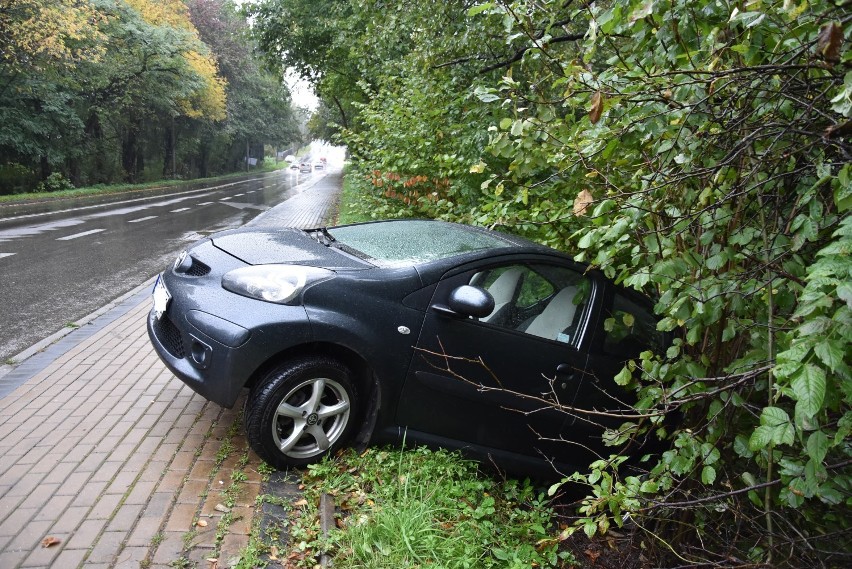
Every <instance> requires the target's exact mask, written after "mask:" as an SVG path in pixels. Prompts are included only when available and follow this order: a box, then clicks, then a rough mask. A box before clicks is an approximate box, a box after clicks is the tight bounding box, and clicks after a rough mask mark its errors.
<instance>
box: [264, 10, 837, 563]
mask: <svg viewBox="0 0 852 569" xmlns="http://www.w3.org/2000/svg"><path fill="white" fill-rule="evenodd" d="M268 4H269V5H271V6H279V5H280V3H278V2H269V3H268ZM287 4H288V6H289V5H305V6H308V5H310V6H313V7H314V8H313V9H315V10H318V11H321V12H322V14H323V16H322V17H323V18H327V19H331V20H334V19H335V18H339V21H335V22H334V24H335V25H332V26H330V25H328V22H326V21H323V22H322V24H323V25H322V26H320V27H319V29H318V30H314V28H312V27H310V26H309V27H308V28H307V29H306V30H304V29H297V30H295V32H300V31H307V32H311V31H322V30H326V29H345V30H347V32H346V34H345V35H342V36H341V38H340V40H339V41H341V42H343V43H344V44H345V45H329V47H328V49H325V48H323V47H317V46H318V45H319V43H320V42H317V43H312V44H310V45H311V46H312V47H313V48H316V49H313V50H312V51H310V52H309V53H308V52H292V53H293V54H294V55H292V57H303V61H302V63H303V64H304V65H305V66H306V67H307V68H308V69H324V70H325V69H330V68H336V69H347V68H355V69H357V74H356V75H357V76H359V77H361V78H362V80H361V81H360V82H359V83H357V85H358V86H359V87H360V90H359V92H358V93H357V97H349V99H348V100H346V101H344V103H349V104H350V106H354V107H355V108H357V109H359V114H358V115H357V117H354V118H353V117H352V116H349V117H348V121H347V124H348V125H349V126H348V128H345V129H342V131H341V132H342V136H343V139H344V141H345V142H347V143H349V144H350V146H351V149H352V150H353V156H354V157H355V159H356V161H357V163H358V164H357V165H358V168H359V171H360V173H361V175H362V176H363V177H364V179H365V180H366V181H367V184H368V185H367V186H366V187H367V188H368V190H367V191H366V192H365V193H366V194H367V195H368V198H369V199H370V200H372V201H374V202H376V203H378V204H380V205H378V206H376V207H374V211H377V212H378V211H382V212H383V213H389V214H391V215H396V214H402V215H418V216H429V217H442V218H445V219H452V220H459V221H468V222H472V223H477V224H481V225H488V226H492V227H502V228H507V229H509V230H511V231H514V232H516V233H519V234H522V235H525V236H528V237H532V238H534V239H537V240H539V241H542V242H545V243H548V244H550V245H553V246H556V247H559V248H562V249H565V250H568V251H571V252H572V253H574V254H576V257H577V258H578V259H580V260H583V261H586V262H588V263H589V264H590V265H591V266H592V267H595V268H598V269H600V270H602V271H603V272H604V273H605V274H607V275H608V276H609V277H611V278H613V279H615V280H616V281H617V282H619V283H621V284H623V285H624V286H627V287H632V288H635V289H638V290H642V291H644V292H646V293H650V294H651V295H652V296H655V297H656V298H657V299H658V302H657V305H656V311H657V314H658V315H659V317H660V326H659V327H660V329H661V330H666V331H671V332H673V333H675V334H676V335H677V339H676V341H675V343H674V345H673V346H672V347H671V349H670V350H669V351H668V353H667V354H665V355H663V356H661V357H660V356H654V355H653V354H650V353H645V354H643V355H642V357H641V358H639V359H637V360H636V361H634V362H631V363H630V364H629V365H628V366H627V367H626V368H625V369H624V370H623V371H622V372H621V373H620V374H619V375H618V378H617V379H618V381H619V382H620V383H621V384H622V385H624V386H625V387H627V388H629V389H632V390H633V391H634V392H635V394H636V397H637V403H636V404H635V406H634V407H635V408H634V409H633V412H632V413H631V414H632V415H633V416H635V417H639V419H637V420H635V421H630V422H625V424H624V425H622V426H621V428H620V429H618V430H617V431H612V432H610V433H608V434H607V440H608V441H609V442H611V443H612V444H613V447H612V456H608V457H607V456H604V457H600V460H598V461H596V462H595V463H594V464H592V465H590V469H589V470H588V471H586V472H580V473H576V474H574V475H573V476H572V477H570V479H571V480H573V481H576V482H579V483H583V484H586V485H587V486H588V489H589V496H588V497H587V499H586V501H585V503H584V504H583V507H582V509H581V511H580V520H579V521H578V523H577V524H576V525H575V526H574V527H575V528H578V529H582V530H584V531H585V532H587V533H589V534H594V533H597V532H603V531H606V530H608V529H609V528H610V527H611V526H612V525H621V524H624V523H625V522H626V521H628V520H629V521H630V522H631V523H632V524H635V527H637V528H641V530H639V531H645V532H647V535H648V536H649V539H648V546H649V547H648V550H647V556H649V557H653V556H655V555H656V556H657V557H656V558H655V562H656V563H657V564H660V565H668V564H678V565H700V564H719V565H725V564H727V565H737V564H741V565H745V564H749V563H767V564H775V565H788V566H817V565H831V564H837V565H839V564H841V561H842V560H843V559H848V556H849V555H850V547H852V545H850V542H849V540H848V539H837V538H838V537H839V536H842V535H848V533H849V531H850V529H852V519H850V516H849V511H850V508H849V506H850V505H852V498H850V496H852V476H850V474H851V473H850V466H852V444H850V433H851V432H852V411H851V410H850V403H852V370H850V368H849V364H850V360H851V359H852V358H850V357H849V356H850V350H849V341H850V338H852V290H851V289H850V287H849V284H848V283H849V282H850V280H852V279H850V277H852V261H850V255H849V253H850V223H852V222H850V221H849V209H850V206H852V166H850V163H852V146H850V143H849V134H850V132H852V122H850V115H852V71H850V63H852V52H850V50H849V49H848V45H849V36H850V20H849V17H848V1H846V0H812V1H811V0H808V1H805V0H785V1H783V2H782V1H780V0H775V1H761V0H746V1H744V2H729V1H727V0H714V1H709V2H694V1H692V0H655V1H651V0H614V1H610V2H591V3H589V2H562V1H558V2H557V1H544V2H540V1H536V2H530V1H526V0H514V1H513V0H509V1H501V2H477V3H472V4H471V3H463V4H460V3H457V2H452V1H449V0H448V1H445V2H442V3H441V9H439V8H437V7H436V6H435V5H434V3H427V4H424V6H427V5H428V7H427V8H422V9H416V8H414V7H410V6H406V7H405V8H398V9H392V8H389V7H387V6H385V5H384V4H383V3H382V4H381V5H380V3H378V2H376V1H374V0H364V1H362V2H358V3H350V4H348V5H347V6H348V8H347V9H346V10H345V11H333V10H325V11H323V10H322V9H321V8H320V7H319V6H317V2H311V3H306V2H300V1H298V0H291V1H290V2H288V3H287ZM422 10H428V11H431V12H432V13H434V14H435V17H433V18H430V17H428V16H427V15H425V14H424V13H423V11H422ZM465 14H466V15H467V18H465ZM366 15H370V16H371V18H370V19H367V18H366ZM282 21H283V22H285V23H286V22H287V21H289V20H286V19H284V20H279V23H280V22H282ZM258 24H259V25H260V26H261V27H263V22H262V21H259V22H258ZM279 29H280V28H277V27H276V26H268V27H267V29H266V33H267V34H268V36H273V37H274V36H275V32H276V31H277V30H279ZM399 35H405V38H406V39H407V38H410V37H415V36H416V38H417V41H416V42H411V44H412V45H411V47H410V48H407V47H408V43H406V41H400V40H399ZM322 37H323V39H326V38H325V36H322ZM332 41H337V40H332ZM279 45H284V44H283V43H282V44H279ZM349 46H353V47H352V50H350V49H349ZM414 46H416V49H415V47H414ZM344 48H345V49H344ZM300 53H301V54H302V55H299V54H300ZM279 55H280V54H279ZM290 63H293V64H294V65H296V64H297V62H290ZM312 66H313V67H312ZM345 79H346V77H340V76H334V77H332V78H328V77H327V78H326V79H325V80H324V81H323V83H322V86H323V87H324V88H325V89H327V91H326V94H327V95H328V97H327V99H328V100H331V99H333V98H335V102H339V101H336V98H338V97H340V98H346V97H347V95H348V94H350V93H351V91H344V90H342V89H336V88H335V87H337V86H340V85H345V86H346V87H347V89H352V86H353V84H354V82H353V81H346V80H345ZM339 106H340V108H341V109H344V108H348V107H347V106H346V105H345V104H340V105H339ZM424 178H425V179H424ZM439 182H440V184H441V189H440V190H438V189H437V188H436V184H437V183H439ZM412 184H413V185H412ZM426 185H431V187H429V189H428V190H426V188H425V186H426ZM420 186H424V187H423V188H421V187H420ZM444 187H445V188H446V189H444ZM424 190H425V191H424ZM433 193H437V195H435V196H432V194H433ZM430 196H432V197H434V198H436V199H432V198H431V197H430ZM674 413H676V414H678V415H679V416H681V417H682V422H681V423H680V424H679V425H678V426H677V427H676V428H672V427H671V426H670V425H668V424H667V423H666V420H665V418H666V417H667V416H671V415H672V414H674ZM649 437H651V438H653V437H659V438H663V439H665V440H666V441H667V442H668V443H669V445H670V448H669V450H667V451H666V452H665V453H663V454H662V455H661V456H660V457H657V458H655V459H653V460H652V459H649V460H648V461H646V462H644V463H643V466H644V468H645V471H644V472H637V471H636V467H635V465H634V466H633V467H632V468H633V470H631V471H628V470H627V469H626V468H624V467H622V465H624V464H625V461H624V456H623V453H622V451H623V448H624V446H625V445H628V444H631V443H632V442H634V441H637V440H643V439H645V438H649ZM654 544H656V545H658V546H659V547H650V546H651V545H654Z"/></svg>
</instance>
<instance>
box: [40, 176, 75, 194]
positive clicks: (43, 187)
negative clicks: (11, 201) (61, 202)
mask: <svg viewBox="0 0 852 569" xmlns="http://www.w3.org/2000/svg"><path fill="white" fill-rule="evenodd" d="M73 189H74V184H72V183H71V180H69V179H68V178H66V177H65V176H63V175H62V174H60V173H59V172H54V173H52V174H50V175H49V176H48V177H47V179H46V180H44V181H43V182H41V183H40V184H39V185H38V186H36V191H37V192H61V191H64V190H73Z"/></svg>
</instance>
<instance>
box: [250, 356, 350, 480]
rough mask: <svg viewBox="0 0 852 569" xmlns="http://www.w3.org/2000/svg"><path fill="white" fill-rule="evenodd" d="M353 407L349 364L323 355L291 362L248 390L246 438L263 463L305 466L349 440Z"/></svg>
mask: <svg viewBox="0 0 852 569" xmlns="http://www.w3.org/2000/svg"><path fill="white" fill-rule="evenodd" d="M358 411H359V401H358V392H357V390H356V389H355V386H354V384H353V382H352V372H351V371H350V370H349V368H347V367H346V366H345V365H343V364H342V363H340V362H339V361H337V360H333V359H330V358H324V357H312V358H303V359H298V360H292V361H289V362H286V363H284V364H282V365H279V366H278V367H276V368H275V369H273V370H272V371H271V372H270V373H268V374H267V375H266V376H265V377H264V379H263V380H262V381H261V382H259V383H258V385H257V386H256V387H255V388H254V389H253V390H252V392H251V395H250V396H249V399H248V400H247V401H246V407H245V426H246V436H247V438H248V442H249V445H251V447H252V449H254V451H255V452H256V453H257V454H258V456H260V457H261V458H262V459H263V460H265V461H266V462H267V463H268V464H270V465H272V466H274V467H276V468H278V469H285V468H287V467H291V466H306V465H308V464H313V463H315V462H319V461H320V460H321V459H322V457H323V456H326V455H329V454H332V453H334V452H336V451H337V450H338V449H339V448H340V447H342V446H343V445H344V444H345V443H346V442H347V441H348V440H349V438H350V437H351V435H352V431H353V430H354V428H355V425H356V422H357V417H358V416H359V415H358Z"/></svg>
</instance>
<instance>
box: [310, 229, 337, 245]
mask: <svg viewBox="0 0 852 569" xmlns="http://www.w3.org/2000/svg"><path fill="white" fill-rule="evenodd" d="M305 232H306V233H308V234H310V235H311V236H312V237H313V238H314V239H316V240H317V242H318V243H320V244H322V245H325V246H326V247H331V244H332V243H334V242H335V241H336V239H335V238H334V236H333V235H332V234H331V233H329V232H328V229H326V228H325V227H318V228H316V229H306V230H305Z"/></svg>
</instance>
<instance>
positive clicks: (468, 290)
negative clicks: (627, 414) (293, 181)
mask: <svg viewBox="0 0 852 569" xmlns="http://www.w3.org/2000/svg"><path fill="white" fill-rule="evenodd" d="M148 332H149V335H150V338H151V342H152V343H153V345H154V348H155V349H156V351H157V353H158V354H159V356H160V358H162V360H163V361H164V362H165V363H166V365H167V366H168V367H169V369H171V370H172V371H173V372H174V373H175V375H177V377H179V378H180V379H181V380H182V381H184V382H185V383H186V384H187V385H189V386H190V387H191V388H192V389H194V390H195V391H197V392H198V393H200V394H201V395H203V396H204V397H205V398H207V399H209V400H211V401H214V402H216V403H218V404H220V405H223V406H225V407H232V406H233V405H234V403H235V402H236V400H237V398H238V396H239V395H240V392H241V390H242V389H243V388H249V389H250V393H249V396H248V398H247V399H246V408H245V428H246V432H247V436H248V440H249V443H250V444H251V446H252V448H253V449H254V450H255V451H256V452H257V453H258V455H260V456H261V457H262V458H263V459H264V460H266V461H267V462H268V463H270V464H272V465H274V466H276V467H279V468H284V467H287V466H300V465H305V464H309V463H312V462H316V461H318V460H319V459H320V458H321V457H322V456H323V455H325V454H327V453H332V452H334V451H335V450H336V449H338V448H339V447H340V446H342V445H344V444H346V443H347V442H349V441H352V440H353V439H354V440H355V441H357V442H359V443H367V442H371V443H377V442H394V441H400V440H402V439H403V438H404V439H405V440H406V441H407V444H409V443H414V444H427V445H432V446H442V447H447V448H459V449H463V450H465V451H466V452H467V453H468V454H470V455H473V456H475V457H478V458H481V459H485V460H489V461H493V462H495V463H497V464H498V465H501V466H502V467H505V468H508V469H510V470H513V471H521V472H531V473H533V472H542V471H543V470H548V469H550V468H551V463H552V464H554V465H556V466H557V467H560V468H573V467H582V466H585V465H587V464H588V463H589V461H590V459H592V457H594V456H596V453H604V454H608V453H605V450H604V447H603V445H602V443H601V434H602V428H601V424H602V423H606V422H607V421H614V419H612V418H609V419H605V420H603V419H601V417H600V416H598V415H592V416H588V415H585V414H583V413H575V412H568V413H566V412H564V410H563V411H558V410H556V409H554V408H553V403H555V402H556V403H559V404H561V405H563V406H568V407H575V408H584V409H596V410H598V411H601V410H606V409H610V408H612V407H613V406H614V405H616V403H615V399H614V396H615V397H621V395H622V394H618V393H617V388H616V386H615V384H614V382H613V377H614V375H615V374H616V373H617V372H618V371H619V370H620V369H621V368H622V366H623V362H624V361H625V360H626V359H628V358H630V357H635V356H636V355H638V354H639V352H641V351H642V350H645V349H652V350H655V351H656V350H659V349H661V347H663V346H664V344H665V339H664V338H663V337H662V335H661V334H660V333H659V332H657V330H656V319H655V317H654V316H653V313H652V311H651V304H650V302H649V301H648V299H646V298H644V297H642V296H639V295H636V294H635V293H633V292H631V291H628V290H624V289H621V288H619V287H616V286H615V285H614V284H612V283H611V282H610V281H608V280H607V279H605V278H604V277H603V276H602V275H601V274H599V273H598V272H596V271H590V270H588V267H586V266H584V265H582V264H580V263H577V262H574V261H573V260H572V259H571V258H570V257H569V256H567V255H564V254H562V253H559V252H557V251H555V250H553V249H550V248H547V247H544V246H541V245H537V244H534V243H532V242H529V241H526V240H523V239H520V238H517V237H513V236H509V235H504V234H501V233H498V232H494V231H489V230H485V229H480V228H475V227H470V226H465V225H458V224H451V223H444V222H438V221H423V220H397V221H382V222H374V223H365V224H355V225H347V226H340V227H332V228H320V229H314V230H307V231H304V230H299V229H292V228H287V229H274V230H270V229H241V230H234V231H226V232H222V233H218V234H214V235H212V236H211V237H209V238H207V239H203V240H201V241H199V242H198V243H196V244H194V245H193V246H192V247H191V248H190V249H188V250H187V251H185V252H183V253H181V255H180V256H179V257H178V258H177V260H176V261H175V263H174V265H173V266H171V267H169V268H168V269H167V270H166V271H165V272H163V273H162V275H160V278H159V279H158V281H157V284H156V285H155V288H154V307H153V309H152V310H151V313H150V315H149V317H148ZM619 422H620V421H617V420H616V421H615V424H618V423H619ZM606 424H610V426H611V423H606ZM560 439H563V440H560ZM565 441H568V442H565Z"/></svg>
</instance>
